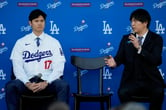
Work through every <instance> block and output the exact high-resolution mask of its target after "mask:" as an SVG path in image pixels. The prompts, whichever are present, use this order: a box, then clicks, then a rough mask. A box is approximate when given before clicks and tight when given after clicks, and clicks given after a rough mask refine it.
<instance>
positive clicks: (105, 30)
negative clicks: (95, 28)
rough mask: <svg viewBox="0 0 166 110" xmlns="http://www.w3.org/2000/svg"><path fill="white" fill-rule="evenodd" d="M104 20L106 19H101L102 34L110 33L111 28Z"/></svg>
mask: <svg viewBox="0 0 166 110" xmlns="http://www.w3.org/2000/svg"><path fill="white" fill-rule="evenodd" d="M106 22H107V21H103V32H104V34H112V28H111V27H110V25H109V24H108V23H106Z"/></svg>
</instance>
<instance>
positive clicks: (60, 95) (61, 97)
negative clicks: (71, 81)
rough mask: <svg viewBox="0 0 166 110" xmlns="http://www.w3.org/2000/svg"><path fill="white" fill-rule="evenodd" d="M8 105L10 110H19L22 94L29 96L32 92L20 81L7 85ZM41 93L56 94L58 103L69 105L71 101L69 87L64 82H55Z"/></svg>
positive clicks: (12, 81)
mask: <svg viewBox="0 0 166 110" xmlns="http://www.w3.org/2000/svg"><path fill="white" fill-rule="evenodd" d="M5 90H6V104H7V108H8V110H19V103H20V97H21V94H27V93H28V94H29V93H32V91H30V90H28V88H27V87H26V86H25V85H24V84H23V83H22V82H21V81H20V80H11V81H9V82H8V83H7V84H6V89H5ZM39 93H40V92H39ZM41 93H50V94H55V96H56V97H55V100H56V101H63V102H66V103H68V100H69V85H68V84H67V83H66V82H65V81H64V80H60V79H58V80H55V81H53V82H52V83H51V84H49V85H48V86H47V87H46V89H45V90H43V91H41Z"/></svg>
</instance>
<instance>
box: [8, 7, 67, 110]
mask: <svg viewBox="0 0 166 110" xmlns="http://www.w3.org/2000/svg"><path fill="white" fill-rule="evenodd" d="M46 16H47V15H46V14H45V13H44V12H43V11H41V10H40V9H35V10H33V11H32V12H31V13H30V14H29V24H30V26H31V27H32V33H30V34H27V35H25V36H24V37H22V38H20V39H18V40H17V42H16V44H15V46H14V48H13V50H12V53H11V56H10V59H11V61H12V64H13V71H14V75H15V77H16V79H15V80H11V81H9V82H8V83H7V84H6V103H7V108H8V110H19V99H20V96H21V94H24V93H32V94H35V93H51V94H55V95H56V97H55V100H56V101H62V102H65V103H68V98H69V85H68V83H66V82H65V81H64V80H62V79H60V77H61V76H63V70H64V64H65V61H66V60H65V57H64V54H63V51H62V48H61V45H60V43H59V41H58V40H56V39H55V38H53V37H51V36H50V35H48V34H46V33H44V28H45V19H46Z"/></svg>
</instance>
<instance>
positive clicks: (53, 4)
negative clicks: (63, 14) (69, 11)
mask: <svg viewBox="0 0 166 110" xmlns="http://www.w3.org/2000/svg"><path fill="white" fill-rule="evenodd" d="M61 4H62V2H60V1H54V3H52V4H51V3H48V4H47V9H55V8H57V7H59V6H60V5H61Z"/></svg>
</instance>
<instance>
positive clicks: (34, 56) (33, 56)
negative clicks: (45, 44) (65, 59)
mask: <svg viewBox="0 0 166 110" xmlns="http://www.w3.org/2000/svg"><path fill="white" fill-rule="evenodd" d="M52 55H53V54H52V52H51V50H47V51H39V50H37V52H35V53H31V52H30V51H24V52H23V59H24V60H25V62H27V63H28V62H31V61H35V60H37V61H38V62H40V61H41V59H43V58H47V57H51V56H52Z"/></svg>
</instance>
